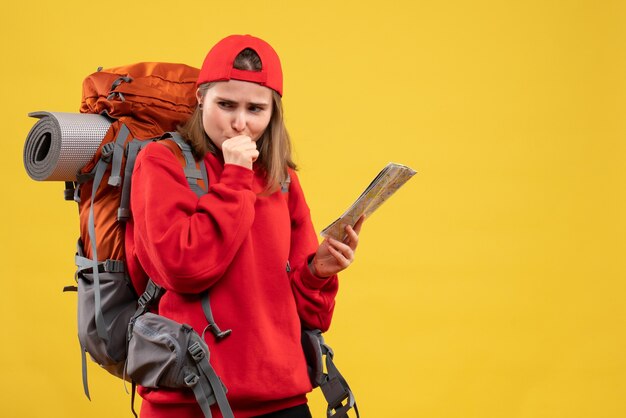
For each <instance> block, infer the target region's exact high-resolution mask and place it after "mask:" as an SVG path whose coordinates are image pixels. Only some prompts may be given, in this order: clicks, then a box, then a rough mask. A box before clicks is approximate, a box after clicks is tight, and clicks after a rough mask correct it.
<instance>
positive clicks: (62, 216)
mask: <svg viewBox="0 0 626 418" xmlns="http://www.w3.org/2000/svg"><path fill="white" fill-rule="evenodd" d="M625 4H626V3H624V2H621V1H597V0H581V1H544V0H531V1H524V2H522V1H519V2H507V1H484V0H478V1H476V0H475V1H469V0H468V1H461V0H451V1H448V2H432V1H416V2H413V1H404V2H394V1H388V2H373V1H370V2H367V1H366V2H363V1H355V0H350V1H329V0H321V1H314V2H298V1H242V0H240V1H234V2H223V1H222V2H213V1H196V2H186V1H163V0H152V1H150V2H148V1H146V2H122V3H119V2H84V1H78V0H75V1H63V2H48V1H44V0H35V1H12V2H10V3H8V4H7V3H5V4H4V5H3V6H2V12H1V13H0V14H1V16H0V42H1V55H0V56H1V60H2V65H1V66H0V80H1V85H2V87H1V88H0V94H1V95H2V100H1V101H0V106H1V112H0V118H1V121H2V124H1V126H2V129H3V134H2V137H3V144H2V152H1V153H0V170H2V184H3V187H2V191H1V193H2V198H1V200H2V212H1V214H0V215H1V218H2V232H1V234H2V252H1V253H2V259H0V269H1V270H0V277H1V286H0V318H2V333H1V334H2V337H1V338H2V340H1V341H2V342H1V344H0V347H1V348H0V376H1V378H0V415H1V416H3V417H43V416H47V417H127V416H131V415H130V412H129V410H128V403H129V397H128V396H127V395H126V394H125V392H124V389H123V386H122V383H121V381H120V380H117V379H115V378H113V377H110V376H109V375H107V374H106V373H105V372H104V371H102V370H99V369H98V368H97V366H95V365H94V364H90V368H89V372H90V382H91V390H92V398H93V401H92V402H88V401H87V400H86V399H85V398H84V396H83V395H82V386H81V383H80V356H79V347H78V342H77V339H76V336H75V334H76V331H75V327H76V324H75V295H73V294H63V293H62V292H61V288H62V287H63V286H65V285H68V284H71V283H72V277H73V270H74V266H73V253H74V243H75V239H76V236H77V233H78V220H77V212H76V207H75V205H74V204H73V203H72V202H65V201H63V199H62V189H63V186H62V184H60V183H46V182H40V183H38V182H34V181H32V180H30V179H29V178H28V176H27V175H26V173H25V171H24V168H23V164H22V147H23V144H24V139H25V137H26V134H27V133H28V130H29V129H30V127H31V126H32V124H33V123H34V120H33V119H30V118H28V117H27V116H26V114H27V113H28V112H31V111H36V110H49V111H68V112H74V111H77V110H78V105H79V102H80V94H81V81H82V79H83V77H84V76H86V75H87V74H89V73H91V72H93V71H95V69H96V68H97V67H98V66H104V67H111V66H117V65H122V64H127V63H131V62H136V61H170V62H184V63H187V64H191V65H196V66H199V65H200V64H201V62H202V60H203V58H204V55H205V54H206V52H207V50H208V48H209V47H210V46H211V45H212V44H213V43H214V42H216V41H217V40H218V39H220V38H221V37H223V36H225V35H227V34H230V33H252V34H255V35H257V36H260V37H262V38H265V39H266V40H268V41H269V42H270V43H271V44H272V45H274V47H275V48H276V49H277V51H278V52H279V54H280V56H281V58H282V60H283V65H284V70H285V100H284V101H285V106H286V119H287V124H288V127H289V129H290V132H291V134H292V136H293V140H294V145H295V151H296V160H297V162H298V163H299V164H300V177H301V180H302V183H303V184H304V187H305V190H306V192H307V197H308V201H309V204H310V206H311V209H312V212H313V219H314V222H315V224H316V227H317V228H318V229H321V228H322V227H324V226H326V225H327V224H328V223H330V222H331V221H333V220H334V219H335V218H336V217H337V216H338V215H339V214H340V213H341V212H343V210H344V209H345V208H346V207H347V206H348V205H349V204H350V203H351V201H352V200H353V199H354V198H356V197H357V196H358V194H359V193H360V192H361V191H362V190H363V188H364V187H365V186H366V185H367V184H368V182H369V180H370V179H371V178H372V177H373V176H374V175H375V174H376V173H377V172H378V170H379V169H380V168H382V166H383V165H384V164H385V163H387V162H389V161H396V162H400V163H404V164H407V165H409V166H411V167H413V168H415V169H416V170H418V172H419V173H418V174H417V175H416V176H415V177H414V178H413V179H412V180H411V181H410V182H409V183H408V184H407V185H406V186H405V187H404V188H403V189H401V190H400V191H399V192H398V194H397V195H395V196H394V197H392V199H391V200H390V201H389V202H388V203H387V204H385V205H384V206H383V207H382V208H381V209H380V210H379V212H377V213H376V214H374V215H373V216H372V218H371V219H370V220H369V221H368V222H367V223H366V225H365V227H364V229H363V233H362V240H361V245H360V248H359V251H358V254H357V256H358V259H357V262H356V264H355V265H354V266H353V267H352V268H351V269H350V270H349V271H347V272H346V273H345V274H343V275H342V277H341V289H340V294H339V296H338V301H337V308H336V311H335V317H334V323H333V327H332V330H331V331H330V332H329V333H328V334H327V336H326V338H327V341H328V342H329V343H330V344H331V345H332V346H333V347H334V349H335V351H336V361H337V363H338V364H339V366H340V369H341V370H342V371H343V373H344V374H345V376H347V378H348V381H349V382H350V384H351V386H352V388H353V389H354V392H355V393H356V395H357V399H358V402H359V406H360V409H361V412H362V415H363V417H365V418H368V417H369V418H372V417H391V416H394V417H441V418H444V417H445V418H447V417H472V418H474V417H475V418H486V417H493V418H502V417H532V418H540V417H546V418H554V417H568V418H573V417H581V418H583V417H584V418H587V417H594V418H597V417H624V416H626V303H625V300H626V283H625V281H624V278H625V273H626V266H625V263H624V253H625V251H626V241H625V236H626V235H625V233H626V217H625V216H624V212H625V210H626V193H625V191H624V182H625V180H626V175H625V174H624V163H625V162H626V158H625V156H624V153H625V152H626V143H625V138H626V135H625V134H626V125H625V120H626V117H625V114H626V105H625V103H624V101H625V99H626V94H625V93H626V92H625V87H626V83H625V80H626V53H625V50H624V48H625V45H626V24H625V22H626V19H625V18H626V6H625ZM321 399H322V398H321V396H320V394H319V392H316V393H315V394H314V395H313V396H312V409H313V413H314V416H315V417H323V416H324V407H323V404H322V401H321Z"/></svg>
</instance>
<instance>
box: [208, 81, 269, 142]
mask: <svg viewBox="0 0 626 418" xmlns="http://www.w3.org/2000/svg"><path fill="white" fill-rule="evenodd" d="M199 95H200V93H199V92H198V93H197V96H198V102H199V103H202V124H203V125H204V131H205V132H206V133H207V135H208V136H209V138H211V140H212V141H213V143H214V144H215V146H216V147H218V148H219V149H222V143H223V142H224V141H226V140H227V139H229V138H232V137H235V136H239V135H246V136H249V137H250V138H251V139H252V140H253V141H257V140H258V139H259V138H260V137H261V135H263V132H265V128H267V126H268V125H269V123H270V118H271V116H272V104H273V102H272V90H271V89H269V88H268V87H264V86H261V85H260V84H256V83H249V82H247V81H240V80H229V81H219V82H217V83H215V85H213V86H212V87H211V88H209V89H208V90H207V91H206V94H205V95H204V97H199Z"/></svg>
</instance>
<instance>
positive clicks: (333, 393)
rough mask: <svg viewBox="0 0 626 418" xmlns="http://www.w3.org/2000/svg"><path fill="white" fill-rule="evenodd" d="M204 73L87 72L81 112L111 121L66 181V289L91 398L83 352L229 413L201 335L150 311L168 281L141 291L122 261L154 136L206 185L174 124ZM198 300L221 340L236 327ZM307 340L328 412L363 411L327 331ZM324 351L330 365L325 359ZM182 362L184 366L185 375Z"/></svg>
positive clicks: (197, 186)
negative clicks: (72, 263) (133, 200)
mask: <svg viewBox="0 0 626 418" xmlns="http://www.w3.org/2000/svg"><path fill="white" fill-rule="evenodd" d="M198 72H199V70H197V69H195V68H192V67H189V66H186V65H182V64H168V63H139V64H133V65H129V66H124V67H116V68H111V69H107V70H103V69H99V70H98V71H97V72H95V73H93V74H91V75H89V76H88V77H87V78H86V79H85V80H84V82H83V99H82V103H81V108H80V111H81V113H94V114H101V115H104V116H106V117H108V118H109V119H110V120H111V126H110V128H109V130H108V131H107V133H106V135H105V137H104V138H103V139H102V141H101V144H100V146H99V147H98V150H97V151H96V153H95V155H94V156H93V158H92V159H91V161H90V162H89V163H87V164H86V165H85V166H84V167H83V169H82V170H81V172H80V173H79V175H78V176H77V181H76V182H69V183H68V182H66V189H67V190H66V193H65V194H66V198H69V199H73V200H75V201H77V202H78V207H79V215H80V239H79V241H78V245H77V254H76V264H77V267H78V269H77V274H76V279H77V286H76V287H68V288H66V289H68V290H70V289H71V290H77V291H78V333H79V342H80V345H81V352H82V369H83V386H84V390H85V394H86V396H87V397H88V398H89V397H90V395H89V389H88V384H87V365H86V357H87V356H86V355H87V354H89V355H90V357H91V358H92V359H93V360H94V361H95V362H97V363H98V364H99V365H100V366H102V367H103V368H104V369H106V370H107V371H109V372H110V373H112V374H114V375H115V376H118V377H120V378H122V379H126V380H131V381H132V382H133V385H134V383H135V380H137V382H138V383H139V384H142V385H144V386H151V387H163V386H164V387H180V386H181V385H182V386H187V387H190V388H191V389H192V390H193V391H194V394H195V396H196V399H197V400H198V403H199V404H200V406H201V408H202V409H203V411H204V414H205V416H207V417H210V414H211V413H210V410H209V406H210V404H212V403H215V402H217V403H218V405H219V407H220V409H221V410H222V414H223V415H224V416H225V417H232V412H231V411H230V407H229V406H228V403H227V401H226V397H225V388H224V387H223V385H222V384H221V381H220V380H219V378H218V377H217V375H215V372H214V371H213V369H212V367H211V366H210V364H209V362H208V357H209V353H208V347H207V346H206V344H205V343H204V341H203V338H198V336H197V335H196V334H195V332H193V330H191V329H190V328H189V327H188V326H186V325H184V324H177V323H174V322H173V321H169V320H167V319H166V318H163V317H159V316H158V315H152V314H149V313H146V312H147V311H148V310H149V308H150V306H154V305H155V304H156V303H157V301H158V299H159V296H160V295H161V293H162V289H160V288H158V287H157V286H156V285H155V284H154V283H153V282H151V281H149V282H148V283H146V290H145V292H143V294H141V295H138V294H137V293H136V292H135V289H134V287H133V285H132V283H131V281H130V279H129V277H128V275H127V272H126V262H125V249H124V228H125V221H126V220H127V219H128V218H129V216H130V208H129V202H130V185H131V181H130V179H131V175H132V170H133V167H134V162H135V158H136V156H137V154H138V153H139V151H140V150H141V148H143V147H144V146H145V145H147V144H148V143H149V142H151V141H155V140H162V139H169V140H168V141H163V144H164V145H166V146H167V147H168V148H169V149H170V150H171V151H172V152H173V153H174V154H175V155H176V157H177V158H178V160H179V161H180V162H181V165H182V166H183V168H184V171H185V175H186V176H187V180H188V183H189V186H190V188H191V189H192V190H193V191H194V192H195V193H196V194H197V195H198V196H200V195H202V194H204V193H206V188H207V187H208V179H207V175H206V169H205V167H204V164H203V163H199V162H196V161H195V159H194V158H193V155H192V153H191V149H190V147H189V145H188V144H186V143H185V142H184V141H183V140H182V138H180V136H178V135H177V134H176V133H171V132H169V131H173V130H174V129H175V128H176V126H177V125H179V124H181V123H182V122H183V121H185V120H186V119H187V118H188V117H189V116H190V114H191V113H192V112H193V110H194V108H195V106H196V99H195V90H196V87H195V82H196V79H197V77H198ZM141 290H143V289H141ZM202 304H203V309H204V312H205V315H206V317H207V321H208V322H209V324H210V327H208V328H209V329H210V330H211V331H212V332H213V334H214V335H215V336H216V337H217V338H224V337H225V336H227V335H228V333H229V332H230V330H226V331H222V330H220V329H219V327H218V326H217V324H215V321H214V320H213V316H212V314H211V309H210V303H209V298H208V292H206V293H205V295H203V299H202ZM166 332H169V334H170V335H168V336H166V337H167V338H165V339H166V340H168V341H171V340H172V336H174V338H175V339H176V340H177V341H179V343H177V344H178V345H181V347H182V348H181V350H182V354H181V353H173V350H172V353H169V352H168V350H170V349H171V344H170V343H168V344H166V347H160V346H159V341H160V340H159V338H155V336H156V337H160V336H162V335H163V333H166ZM148 344H149V345H151V350H152V351H150V352H151V354H150V355H133V353H135V354H137V352H142V350H147V348H146V345H148ZM303 347H304V351H305V354H307V359H308V360H309V361H308V363H309V375H310V377H311V381H312V384H313V386H314V387H316V386H321V388H322V391H323V394H324V396H325V398H326V400H327V401H328V411H327V412H328V415H329V416H330V415H331V414H332V415H333V416H336V417H337V418H341V417H344V416H347V412H348V411H349V410H350V409H351V408H354V409H355V411H356V414H357V416H358V410H357V409H356V404H355V401H354V396H353V395H352V391H351V390H350V388H349V387H348V385H347V383H346V382H345V379H343V377H342V376H341V374H340V373H339V372H338V370H337V369H336V367H335V366H334V364H333V362H332V358H333V352H332V350H331V349H330V347H328V346H327V345H326V344H325V343H324V340H323V338H322V336H321V333H320V332H319V331H317V330H314V331H309V330H303ZM155 349H156V350H157V351H155ZM129 350H130V352H129ZM158 350H161V351H158ZM146 352H148V351H146ZM129 353H130V355H129ZM154 353H157V354H158V353H160V355H155V354H154ZM170 354H171V355H170ZM180 355H182V356H183V357H184V358H185V361H186V362H185V363H184V367H182V366H180V365H179V366H177V367H178V368H176V367H175V366H174V365H172V366H170V364H174V363H180V361H179V360H180V359H177V358H175V357H176V356H180ZM324 357H325V358H326V369H327V372H324V367H323V363H322V362H323V358H324ZM168 359H170V360H171V361H169V360H168ZM168 367H170V368H169V369H168ZM182 369H184V370H185V373H184V374H182V375H181V374H180V370H182ZM172 385H179V386H172ZM133 397H134V390H133ZM131 404H132V400H131ZM133 412H134V411H133Z"/></svg>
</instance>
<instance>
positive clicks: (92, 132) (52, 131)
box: [24, 112, 111, 181]
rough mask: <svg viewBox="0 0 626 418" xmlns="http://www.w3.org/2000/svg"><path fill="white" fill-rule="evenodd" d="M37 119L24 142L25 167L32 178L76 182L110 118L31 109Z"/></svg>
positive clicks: (107, 127) (31, 115) (109, 122)
mask: <svg viewBox="0 0 626 418" xmlns="http://www.w3.org/2000/svg"><path fill="white" fill-rule="evenodd" d="M28 116H30V117H33V118H39V120H38V121H37V122H36V123H35V125H34V126H33V127H32V128H31V130H30V132H29V133H28V136H27V137H26V143H25V144H24V167H25V168H26V172H27V173H28V175H29V176H30V177H31V178H32V179H33V180H39V181H76V175H77V174H78V172H79V171H80V169H81V168H83V167H84V166H85V164H87V163H88V162H89V161H90V160H91V158H92V157H93V156H94V154H95V153H96V151H97V150H98V147H99V146H100V142H101V141H102V138H104V136H105V134H106V133H107V131H108V129H109V126H111V120H110V119H108V118H107V117H105V116H102V115H94V114H89V113H63V112H32V113H29V114H28Z"/></svg>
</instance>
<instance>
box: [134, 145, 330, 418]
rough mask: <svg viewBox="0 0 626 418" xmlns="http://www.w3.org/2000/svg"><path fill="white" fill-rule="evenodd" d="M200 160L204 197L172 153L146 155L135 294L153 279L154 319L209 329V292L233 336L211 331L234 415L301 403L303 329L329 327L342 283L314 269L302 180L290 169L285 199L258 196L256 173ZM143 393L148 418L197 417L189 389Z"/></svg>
mask: <svg viewBox="0 0 626 418" xmlns="http://www.w3.org/2000/svg"><path fill="white" fill-rule="evenodd" d="M205 162H206V165H207V171H208V176H209V192H208V193H207V194H206V195H204V196H202V197H200V198H197V197H196V195H195V194H194V193H193V192H192V191H191V190H190V188H189V185H188V184H187V180H186V178H185V177H184V174H183V170H182V166H181V164H180V162H179V161H178V160H177V159H176V157H175V156H174V155H173V154H172V152H171V151H170V150H169V149H167V148H166V147H165V146H163V145H160V144H158V143H154V144H150V145H148V146H147V147H146V148H145V149H144V150H143V151H141V153H140V154H139V157H138V158H137V162H136V166H135V171H134V173H133V178H132V196H131V208H132V212H133V218H132V220H131V221H130V222H129V223H128V225H127V229H126V255H127V262H128V268H129V273H130V277H131V279H132V280H133V284H134V285H135V287H136V288H137V289H138V291H139V292H141V291H142V290H143V289H144V287H145V283H146V281H147V277H150V278H152V280H153V281H154V282H155V283H157V284H158V285H160V286H163V287H164V288H165V289H166V292H165V294H164V296H163V297H162V299H161V301H160V304H159V314H161V315H163V316H166V317H168V318H171V319H174V320H176V321H178V322H181V323H186V324H189V325H191V326H192V327H193V328H194V329H195V330H196V331H197V332H199V333H202V331H203V330H204V328H205V327H206V325H207V320H206V318H205V316H204V313H203V311H202V306H201V292H203V291H204V290H207V289H210V298H211V307H212V311H213V315H214V317H215V320H216V322H217V324H218V325H219V326H220V328H221V329H222V330H224V329H232V334H231V335H230V336H228V337H227V338H225V339H224V340H222V341H219V342H218V341H216V340H215V338H214V336H213V334H211V333H210V332H207V333H206V334H205V340H206V342H207V344H208V346H209V349H210V351H211V357H210V361H211V364H212V365H213V367H214V368H215V370H216V372H217V374H218V375H219V376H220V377H221V378H222V381H223V382H224V385H225V386H226V387H227V388H228V394H227V397H228V400H229V402H230V404H231V407H232V409H233V412H234V414H235V417H237V418H239V417H242V418H243V417H250V416H255V415H260V414H264V413H268V412H272V411H276V410H279V409H283V408H288V407H291V406H295V405H298V404H302V403H305V402H306V396H305V394H306V393H307V392H309V391H310V390H311V385H310V383H309V379H308V376H307V369H306V363H305V359H304V355H303V352H302V348H301V344H300V330H301V327H302V326H303V325H304V326H305V327H307V328H320V329H322V330H326V329H328V327H329V325H330V320H331V317H332V313H333V308H334V305H335V295H336V293H337V286H338V281H337V276H332V277H330V278H327V279H322V278H318V277H316V276H314V275H312V274H311V272H310V271H309V268H308V266H307V261H308V259H309V258H310V257H311V256H312V255H313V254H314V253H315V251H316V249H317V246H318V240H317V235H316V233H315V231H314V229H313V225H312V222H311V217H310V213H309V208H308V206H307V204H306V201H305V199H304V195H303V192H302V188H301V187H300V183H299V181H298V177H297V176H296V174H295V172H293V171H290V173H289V174H290V176H291V185H290V188H289V192H288V193H282V192H281V191H280V190H279V191H277V192H275V193H273V194H271V195H261V194H260V193H261V192H262V191H263V188H264V184H263V177H262V174H261V173H260V172H258V170H257V171H252V170H249V169H246V168H244V167H240V166H236V165H231V164H226V165H224V163H223V159H222V158H221V156H215V155H213V154H207V156H206V157H205ZM288 263H289V265H290V266H291V272H287V268H286V267H287V264H288ZM139 393H140V395H141V396H142V397H143V398H144V402H143V407H142V417H159V418H160V417H163V418H165V417H171V416H176V418H186V417H192V416H195V417H197V416H202V415H201V411H200V409H199V406H198V405H197V403H196V400H195V398H194V396H193V393H192V392H191V391H190V390H187V389H183V390H153V389H148V388H140V389H139ZM213 412H215V413H216V416H218V417H219V416H220V414H219V413H218V411H217V409H215V408H214V409H213Z"/></svg>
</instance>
